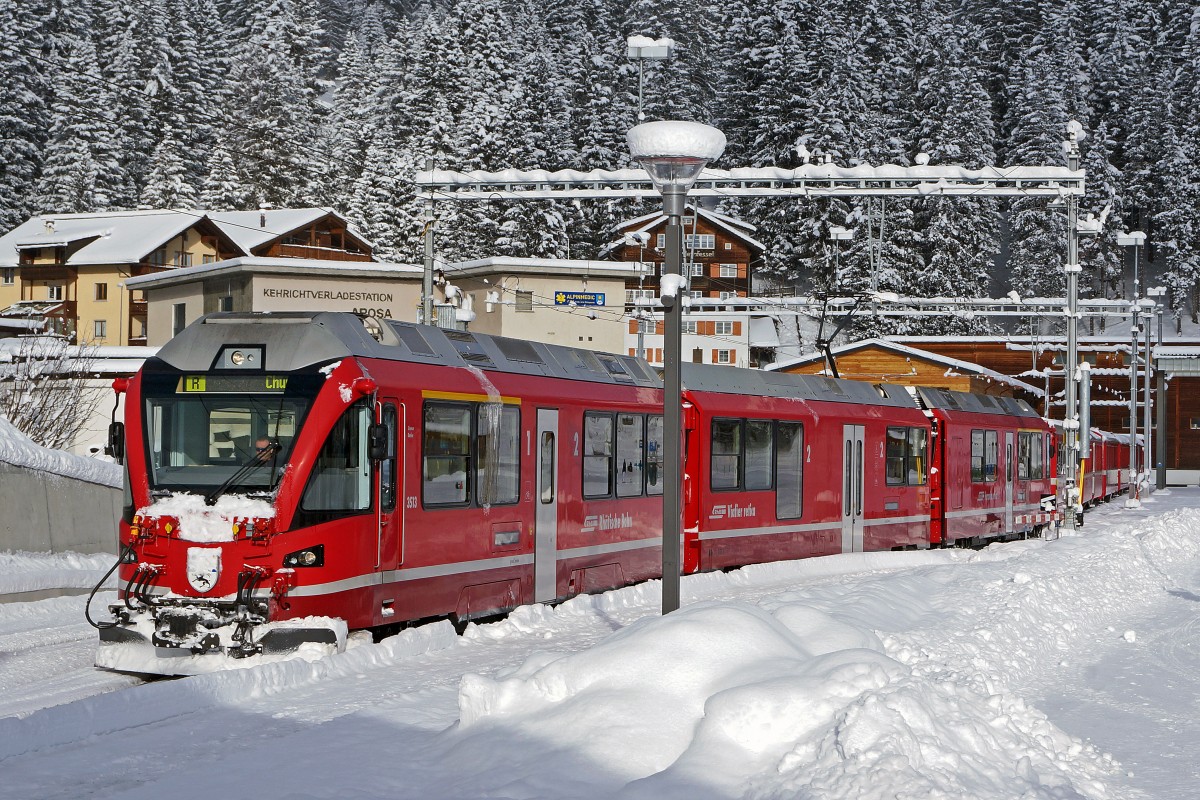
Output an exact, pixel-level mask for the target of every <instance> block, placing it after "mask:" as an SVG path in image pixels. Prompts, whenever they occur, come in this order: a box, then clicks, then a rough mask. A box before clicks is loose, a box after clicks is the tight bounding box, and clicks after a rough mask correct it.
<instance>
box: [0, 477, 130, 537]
mask: <svg viewBox="0 0 1200 800" xmlns="http://www.w3.org/2000/svg"><path fill="white" fill-rule="evenodd" d="M120 516H121V490H120V489H114V488H112V487H111V486H101V485H99V484H95V483H90V482H88V481H82V480H79V479H77V478H67V477H64V476H62V475H56V474H54V473H51V472H42V471H41V470H36V469H31V468H29V467H18V466H13V465H11V464H6V463H3V462H0V550H25V551H29V552H34V553H42V552H51V553H62V552H67V551H70V552H75V553H115V552H117V520H119V519H120Z"/></svg>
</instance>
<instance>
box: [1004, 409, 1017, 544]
mask: <svg viewBox="0 0 1200 800" xmlns="http://www.w3.org/2000/svg"><path fill="white" fill-rule="evenodd" d="M1013 449H1014V448H1013V432H1012V431H1005V432H1004V532H1005V533H1012V532H1013V491H1014V489H1015V487H1016V483H1017V462H1016V460H1015V459H1014V458H1013Z"/></svg>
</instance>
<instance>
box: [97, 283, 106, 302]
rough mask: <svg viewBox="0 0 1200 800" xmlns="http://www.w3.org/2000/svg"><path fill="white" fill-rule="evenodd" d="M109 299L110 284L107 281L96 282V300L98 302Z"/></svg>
mask: <svg viewBox="0 0 1200 800" xmlns="http://www.w3.org/2000/svg"><path fill="white" fill-rule="evenodd" d="M107 299H108V284H107V283H97V284H96V300H97V301H98V302H103V301H105V300H107Z"/></svg>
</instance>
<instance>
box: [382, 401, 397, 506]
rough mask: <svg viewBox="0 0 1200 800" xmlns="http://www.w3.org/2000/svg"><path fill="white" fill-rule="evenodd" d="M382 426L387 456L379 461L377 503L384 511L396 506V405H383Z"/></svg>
mask: <svg viewBox="0 0 1200 800" xmlns="http://www.w3.org/2000/svg"><path fill="white" fill-rule="evenodd" d="M383 426H384V427H385V428H387V448H388V454H387V458H385V459H384V460H383V461H381V462H379V505H380V506H381V507H382V508H383V510H384V511H392V510H394V509H395V508H396V430H397V428H396V406H394V405H392V404H391V403H388V404H387V405H385V406H384V407H383Z"/></svg>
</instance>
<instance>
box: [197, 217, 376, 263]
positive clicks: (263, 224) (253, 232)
mask: <svg viewBox="0 0 1200 800" xmlns="http://www.w3.org/2000/svg"><path fill="white" fill-rule="evenodd" d="M330 214H332V215H333V216H335V217H337V218H338V219H339V220H341V221H342V222H343V223H345V220H343V219H342V217H341V215H340V214H338V213H337V212H336V211H334V210H333V209H331V208H268V209H263V210H261V211H209V212H208V218H209V219H211V220H212V221H213V222H215V223H216V224H217V227H218V228H220V229H221V230H222V231H223V232H224V233H225V235H226V236H228V237H229V238H230V239H233V241H234V242H236V243H237V246H238V247H240V248H241V249H242V251H243V252H245V253H246V254H247V255H249V254H250V253H252V252H253V251H254V248H256V247H260V246H262V245H264V244H266V243H267V242H272V241H274V240H276V239H278V238H279V237H281V236H285V235H287V234H288V233H291V232H292V231H294V230H296V229H297V228H303V227H304V226H305V225H311V224H312V223H314V222H316V221H317V220H319V219H322V218H324V217H327V216H329V215H330ZM346 230H347V232H348V233H350V235H351V236H353V237H355V238H356V239H358V240H359V241H361V242H363V243H367V240H366V239H365V238H364V237H363V236H362V235H361V234H359V233H358V232H357V231H355V230H354V229H353V228H352V227H351V226H350V224H349V223H346Z"/></svg>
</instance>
